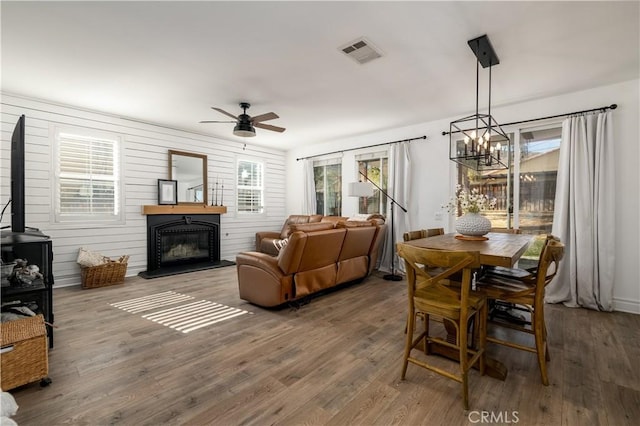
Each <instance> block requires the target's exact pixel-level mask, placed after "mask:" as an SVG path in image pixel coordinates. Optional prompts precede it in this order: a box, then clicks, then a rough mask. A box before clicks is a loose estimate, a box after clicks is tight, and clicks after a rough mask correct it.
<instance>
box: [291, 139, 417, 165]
mask: <svg viewBox="0 0 640 426" xmlns="http://www.w3.org/2000/svg"><path fill="white" fill-rule="evenodd" d="M426 138H427V137H426V136H420V137H418V138H410V139H402V140H399V141H393V142H383V143H377V144H375V145H367V146H360V147H358V148H347V149H341V150H340V151H333V152H326V153H324V154H316V155H310V156H308V157H300V158H296V161H300V160H306V159H309V158H315V157H322V156H324V155H331V154H338V153H341V152H345V151H355V150H357V149H365V148H372V147H374V146H382V145H391V144H393V143H400V142H411V141H415V140H417V139H426Z"/></svg>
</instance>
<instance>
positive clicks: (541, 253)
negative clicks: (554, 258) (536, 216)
mask: <svg viewBox="0 0 640 426" xmlns="http://www.w3.org/2000/svg"><path fill="white" fill-rule="evenodd" d="M551 241H555V242H558V243H559V242H560V238H558V237H556V236H555V235H552V234H547V237H546V238H545V240H544V244H543V246H542V250H541V251H540V257H539V258H538V266H537V267H536V269H535V271H534V273H536V274H537V271H539V270H540V268H541V267H542V260H543V257H544V251H545V249H546V248H547V245H549V242H551Z"/></svg>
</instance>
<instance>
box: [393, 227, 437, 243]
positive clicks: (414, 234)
mask: <svg viewBox="0 0 640 426" xmlns="http://www.w3.org/2000/svg"><path fill="white" fill-rule="evenodd" d="M436 235H444V228H429V229H419V230H417V231H408V232H405V233H404V234H402V239H403V240H404V241H411V240H417V239H419V238H427V237H434V236H436Z"/></svg>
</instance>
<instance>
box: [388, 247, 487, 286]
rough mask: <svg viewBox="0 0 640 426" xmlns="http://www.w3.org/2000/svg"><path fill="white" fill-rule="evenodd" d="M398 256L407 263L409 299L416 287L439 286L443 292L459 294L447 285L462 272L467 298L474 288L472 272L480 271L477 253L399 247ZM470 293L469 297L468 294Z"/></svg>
mask: <svg viewBox="0 0 640 426" xmlns="http://www.w3.org/2000/svg"><path fill="white" fill-rule="evenodd" d="M397 250H398V255H399V256H400V257H401V258H402V259H404V261H405V266H406V271H407V282H408V284H409V297H410V298H413V294H414V292H415V290H416V287H429V286H432V285H434V286H438V287H440V288H441V289H442V290H443V291H449V292H453V293H458V291H457V290H454V289H452V288H451V287H450V286H447V285H444V284H445V283H444V282H443V281H445V280H446V281H447V282H448V279H449V278H450V277H451V276H453V275H456V274H458V275H459V272H460V271H462V285H461V288H462V289H463V295H464V297H466V294H468V291H469V289H470V287H471V270H472V269H476V268H479V267H480V254H479V253H478V252H477V251H451V250H436V249H427V248H423V247H416V246H411V245H408V244H402V243H398V245H397ZM456 280H457V279H456ZM465 293H466V294H465Z"/></svg>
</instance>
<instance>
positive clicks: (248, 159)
mask: <svg viewBox="0 0 640 426" xmlns="http://www.w3.org/2000/svg"><path fill="white" fill-rule="evenodd" d="M242 161H244V162H248V163H255V164H260V167H261V168H262V187H261V188H260V191H261V192H262V211H261V212H251V211H244V210H243V211H241V210H240V202H239V200H238V197H239V194H240V188H241V187H240V185H239V184H238V168H239V167H240V162H242ZM266 177H267V163H266V161H264V160H263V159H260V158H257V157H250V156H237V157H236V161H235V168H234V186H235V188H236V193H235V202H236V217H243V218H247V217H251V218H255V217H264V216H266V214H267V190H266Z"/></svg>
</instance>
